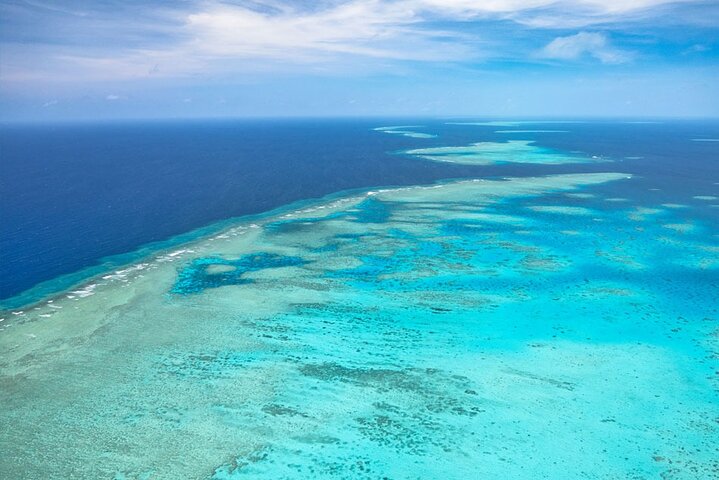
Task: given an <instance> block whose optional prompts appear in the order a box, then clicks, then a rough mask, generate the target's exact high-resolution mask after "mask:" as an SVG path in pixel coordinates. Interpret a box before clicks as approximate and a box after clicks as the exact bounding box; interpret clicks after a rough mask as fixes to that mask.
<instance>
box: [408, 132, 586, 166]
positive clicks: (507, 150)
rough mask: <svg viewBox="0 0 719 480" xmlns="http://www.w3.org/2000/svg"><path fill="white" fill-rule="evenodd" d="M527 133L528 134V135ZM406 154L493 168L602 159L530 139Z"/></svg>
mask: <svg viewBox="0 0 719 480" xmlns="http://www.w3.org/2000/svg"><path fill="white" fill-rule="evenodd" d="M525 133H526V132H525ZM404 153H406V154H407V155H412V156H415V157H419V158H422V159H425V160H431V161H434V162H446V163H460V164H463V165H494V164H503V163H525V164H532V163H535V164H548V165H554V164H565V163H587V162H593V161H598V160H600V159H597V158H592V157H588V156H584V155H579V154H571V153H565V152H559V151H556V150H553V149H551V148H546V147H540V146H537V145H535V144H534V142H532V141H530V140H510V141H507V142H479V143H474V144H471V145H467V146H461V147H430V148H415V149H412V150H407V151H405V152H404Z"/></svg>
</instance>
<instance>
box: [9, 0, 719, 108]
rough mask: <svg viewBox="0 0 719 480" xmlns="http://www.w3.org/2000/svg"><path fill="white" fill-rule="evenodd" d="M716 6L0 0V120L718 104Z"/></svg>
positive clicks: (612, 0) (615, 1)
mask: <svg viewBox="0 0 719 480" xmlns="http://www.w3.org/2000/svg"><path fill="white" fill-rule="evenodd" d="M717 84H719V2H717V1H716V0H712V1H692V0H683V1H682V0H680V1H672V0H574V1H563V0H560V1H555V0H523V1H522V0H385V1H373V0H354V1H348V0H318V1H304V0H303V1H291V0H254V1H249V0H248V1H243V0H234V1H229V0H227V1H214V0H201V1H195V0H178V1H174V2H166V1H142V2H140V1H133V0H124V1H120V0H117V1H116V0H100V1H88V0H84V1H80V0H77V1H76V0H71V1H50V0H0V115H1V118H2V119H4V120H55V119H113V118H161V117H235V116H238V117H243V116H315V115H317V116H332V115H343V116H345V115H362V116H373V115H377V116H403V115H424V116H452V115H463V116H481V117H500V116H501V117H521V116H546V117H549V116H552V117H557V116H559V117H579V116H634V117H645V116H646V117H656V116H675V117H692V116H714V117H716V116H719V87H717Z"/></svg>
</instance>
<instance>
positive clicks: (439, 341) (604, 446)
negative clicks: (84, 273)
mask: <svg viewBox="0 0 719 480" xmlns="http://www.w3.org/2000/svg"><path fill="white" fill-rule="evenodd" d="M606 182H631V179H629V178H628V176H627V175H623V174H613V173H611V174H575V175H556V176H550V177H540V178H525V179H508V180H504V181H488V180H487V181H482V180H476V181H461V182H453V183H447V184H439V185H432V186H424V187H410V188H401V189H379V190H375V191H372V192H369V193H367V194H361V195H360V194H357V195H353V196H350V197H347V198H341V199H336V200H333V201H331V202H325V203H320V204H317V205H315V206H309V207H306V208H303V209H301V210H298V211H296V212H289V213H286V214H283V215H279V216H272V217H267V218H264V219H262V220H257V221H256V222H255V223H254V224H242V223H239V224H237V225H235V226H232V227H231V228H228V229H227V230H225V231H223V232H221V233H219V234H216V235H213V236H212V237H209V238H202V239H198V240H197V241H195V242H192V243H189V244H187V245H185V246H183V247H182V248H178V249H175V250H173V251H169V252H162V253H159V254H157V255H155V256H153V257H150V258H147V259H145V260H144V261H142V262H139V263H137V264H134V265H129V266H128V267H126V268H123V269H121V270H119V271H115V272H109V273H108V274H107V275H104V276H102V277H99V278H97V279H94V280H93V281H91V282H89V283H88V284H86V285H84V286H82V287H79V288H76V289H74V290H73V291H71V292H67V293H66V294H63V295H61V296H59V297H56V298H54V299H52V300H48V301H45V302H43V303H40V304H38V305H35V306H32V307H29V308H26V309H23V310H17V311H14V312H5V313H4V314H2V315H1V316H2V318H4V322H3V323H2V324H0V325H3V326H2V329H3V330H2V331H1V332H0V383H1V388H0V401H1V402H2V403H1V405H2V409H0V425H2V427H3V428H2V429H0V444H2V446H3V447H2V448H3V456H2V457H0V477H2V478H12V479H25V478H27V479H35V478H93V479H98V478H108V479H112V478H115V479H140V478H148V479H178V478H182V479H194V478H197V479H208V478H214V479H235V478H238V479H239V478H267V479H284V478H286V479H290V478H291V479H306V478H342V479H345V478H358V479H381V478H391V479H410V478H443V479H465V478H487V479H495V478H518V479H538V478H547V479H582V478H584V479H600V478H601V479H608V478H637V479H639V478H646V479H649V478H675V479H706V478H716V477H717V476H718V475H719V451H718V450H717V449H718V446H719V424H718V423H717V421H716V419H717V418H719V403H718V402H717V383H716V380H717V378H716V371H717V368H718V367H719V365H718V362H717V358H719V349H718V348H717V341H718V338H719V329H718V325H717V319H718V313H717V305H719V298H717V292H718V291H719V289H717V286H718V280H717V278H718V277H717V275H716V269H717V265H716V264H715V263H712V262H711V259H712V258H714V256H715V254H716V251H717V249H719V243H718V240H717V237H716V233H715V232H716V228H715V226H712V225H704V224H701V223H699V222H698V221H695V220H693V221H690V220H688V219H687V218H685V217H683V216H678V215H680V214H681V215H683V214H684V213H685V211H686V209H679V210H667V209H660V208H656V207H647V206H643V207H638V206H632V205H628V206H627V208H623V204H621V205H615V207H617V208H615V209H609V210H607V209H604V210H602V209H597V208H596V207H597V205H605V206H606V205H607V203H606V202H605V199H604V198H602V196H601V195H599V194H598V193H597V192H596V191H592V189H593V188H594V186H598V185H600V184H603V183H606ZM561 192H564V193H569V194H580V195H581V196H580V195H574V197H575V198H576V200H580V201H582V202H583V203H582V205H583V207H570V206H554V205H551V206H548V205H547V203H549V199H548V198H544V197H545V196H553V197H552V198H555V199H556V194H557V193H561ZM590 195H591V196H590ZM537 207H539V208H537ZM547 208H550V209H551V210H547ZM557 209H559V210H557ZM568 209H569V210H568ZM577 209H579V210H577ZM536 210H539V211H536ZM577 212H581V215H576V213H577ZM587 212H588V213H591V215H593V216H595V217H596V219H597V220H601V221H597V222H594V221H587V218H588V217H587V215H586V213H587ZM567 213H569V214H567ZM655 218H661V222H659V221H655V220H654V219H655ZM650 220H651V221H650ZM640 222H641V223H640ZM638 225H641V226H642V230H637V226H638ZM685 225H692V228H684V227H683V226H685ZM672 226H679V227H681V228H673V227H672ZM665 227H669V228H665Z"/></svg>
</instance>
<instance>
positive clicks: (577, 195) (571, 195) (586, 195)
mask: <svg viewBox="0 0 719 480" xmlns="http://www.w3.org/2000/svg"><path fill="white" fill-rule="evenodd" d="M564 196H565V197H569V198H583V199H584V198H594V197H596V195H594V194H593V193H565V194H564Z"/></svg>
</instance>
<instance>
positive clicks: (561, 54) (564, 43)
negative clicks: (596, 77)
mask: <svg viewBox="0 0 719 480" xmlns="http://www.w3.org/2000/svg"><path fill="white" fill-rule="evenodd" d="M538 56H539V57H541V58H550V59H556V60H579V59H581V58H583V57H587V56H589V57H593V58H596V59H597V60H599V61H601V62H602V63H623V62H626V61H628V60H629V58H630V55H629V53H628V52H625V51H623V50H619V49H617V48H614V47H612V46H611V45H610V43H609V40H608V39H607V37H606V35H604V34H602V33H596V32H579V33H577V34H576V35H570V36H567V37H557V38H555V39H554V40H552V41H551V42H549V44H547V46H545V47H544V48H543V49H542V50H541V51H540V52H539V55H538Z"/></svg>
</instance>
